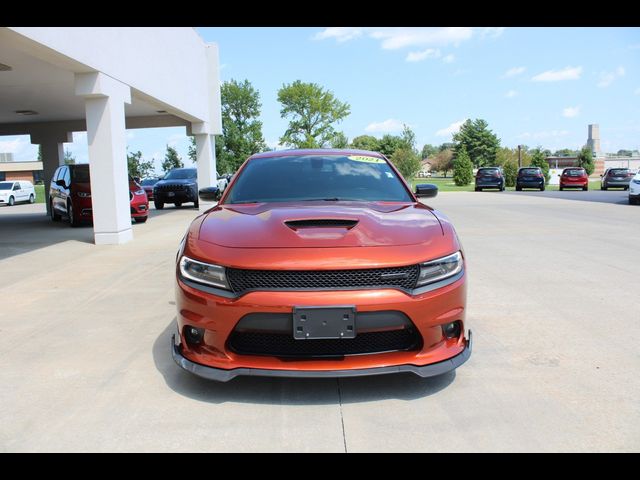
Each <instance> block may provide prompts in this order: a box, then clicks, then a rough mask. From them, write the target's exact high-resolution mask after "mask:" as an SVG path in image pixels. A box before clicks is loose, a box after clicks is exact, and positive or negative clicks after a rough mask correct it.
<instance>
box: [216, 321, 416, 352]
mask: <svg viewBox="0 0 640 480" xmlns="http://www.w3.org/2000/svg"><path fill="white" fill-rule="evenodd" d="M420 346H421V337H420V334H419V333H417V331H416V330H415V329H413V328H404V329H401V330H387V331H383V332H365V333H359V334H358V335H357V336H356V337H355V338H350V339H328V340H295V339H294V338H293V334H292V333H288V334H287V333H266V332H238V331H234V332H233V333H232V334H231V335H230V336H229V341H228V347H229V349H230V350H232V351H234V352H236V353H239V354H241V355H267V356H272V357H297V358H301V357H342V356H345V355H359V354H367V353H382V352H393V351H399V350H417V349H419V348H420Z"/></svg>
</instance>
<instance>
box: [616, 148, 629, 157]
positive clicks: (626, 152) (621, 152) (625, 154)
mask: <svg viewBox="0 0 640 480" xmlns="http://www.w3.org/2000/svg"><path fill="white" fill-rule="evenodd" d="M616 155H620V156H621V157H630V156H632V155H633V152H632V151H631V150H618V153H616Z"/></svg>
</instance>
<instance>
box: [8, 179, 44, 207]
mask: <svg viewBox="0 0 640 480" xmlns="http://www.w3.org/2000/svg"><path fill="white" fill-rule="evenodd" d="M35 201H36V191H35V189H34V188H33V184H32V183H31V182H29V181H26V180H20V181H19V182H14V181H13V180H9V181H5V182H0V205H9V206H10V207H12V206H13V205H14V204H15V203H16V202H29V203H33V202H35Z"/></svg>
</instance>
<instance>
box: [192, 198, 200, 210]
mask: <svg viewBox="0 0 640 480" xmlns="http://www.w3.org/2000/svg"><path fill="white" fill-rule="evenodd" d="M193 206H194V208H195V209H199V208H200V201H199V200H196V201H195V202H193Z"/></svg>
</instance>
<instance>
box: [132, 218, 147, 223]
mask: <svg viewBox="0 0 640 480" xmlns="http://www.w3.org/2000/svg"><path fill="white" fill-rule="evenodd" d="M147 218H149V217H136V218H134V220H135V221H136V223H144V222H146V221H147Z"/></svg>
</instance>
